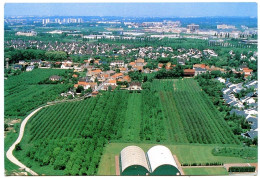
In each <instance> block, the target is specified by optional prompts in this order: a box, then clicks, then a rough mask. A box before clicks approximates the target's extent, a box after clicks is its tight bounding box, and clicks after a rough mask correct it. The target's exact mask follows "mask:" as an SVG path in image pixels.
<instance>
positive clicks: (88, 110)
mask: <svg viewBox="0 0 260 178" xmlns="http://www.w3.org/2000/svg"><path fill="white" fill-rule="evenodd" d="M25 130H26V131H25V137H24V139H23V140H22V142H21V144H20V145H21V149H22V150H21V151H16V152H15V155H16V156H17V158H18V159H19V160H21V161H22V162H24V164H25V165H28V164H29V166H30V167H31V168H32V170H34V171H35V172H37V173H39V174H45V175H96V174H97V173H98V170H99V171H101V174H103V173H102V171H103V169H105V170H106V169H109V170H110V171H111V170H113V168H110V167H111V166H113V164H114V163H113V162H114V157H107V159H109V161H110V162H109V163H108V164H107V161H105V164H104V163H103V162H101V164H100V159H101V157H102V155H103V148H104V146H105V145H107V144H109V145H111V143H115V142H118V143H126V144H124V145H125V146H127V145H130V144H131V145H132V144H135V143H136V144H137V143H146V144H164V145H169V146H170V147H172V148H175V147H174V146H173V145H172V144H180V143H182V144H186V145H184V148H185V149H184V148H182V149H177V148H176V150H173V153H176V154H177V156H178V158H179V161H180V162H182V163H184V162H186V161H190V162H188V163H194V162H199V163H205V162H213V161H214V162H215V161H216V160H219V162H223V159H224V158H226V157H218V158H221V159H216V158H215V157H214V159H211V158H210V157H209V156H208V155H203V153H202V152H203V149H204V147H203V146H202V147H201V148H199V149H198V152H197V153H196V154H193V152H194V150H195V147H193V149H192V150H191V149H190V145H189V143H193V144H194V143H197V144H223V143H225V144H233V145H236V144H238V143H239V142H238V140H237V139H236V137H235V136H234V135H233V133H232V132H231V131H230V130H229V128H228V126H227V124H226V123H225V121H224V119H223V118H222V117H221V116H220V115H219V113H218V111H217V110H216V109H215V108H214V106H213V104H212V103H211V102H210V100H209V99H208V98H207V96H206V95H205V94H204V92H203V91H201V89H200V87H199V86H198V84H197V83H196V82H195V81H194V80H193V79H185V80H155V81H153V83H152V85H151V88H150V89H146V90H143V91H141V92H133V93H129V91H114V92H103V93H101V94H100V95H99V96H97V97H93V98H89V99H86V100H84V101H77V102H69V103H60V104H56V105H53V106H49V107H46V108H44V109H42V110H41V111H39V112H38V113H37V114H36V115H35V116H34V117H33V118H31V120H30V121H29V122H28V124H27V126H26V129H25ZM127 143H129V144H127ZM185 146H186V147H185ZM122 148H123V147H120V149H116V152H115V154H119V152H120V150H121V149H122ZM149 148H150V146H149ZM178 148H181V147H178ZM196 148H197V147H196ZM205 148H208V147H205ZM147 149H148V147H147ZM212 149H213V148H211V150H208V151H207V152H211V151H212ZM187 153H189V154H187ZM200 154H202V155H201V157H199V156H196V155H200ZM105 155H106V153H105ZM105 155H104V156H105ZM185 157H188V158H185ZM234 159H235V158H234ZM102 160H103V158H102ZM220 160H222V161H220ZM228 160H229V161H230V159H229V158H228ZM240 162H241V161H240ZM102 165H103V166H102ZM104 165H105V166H106V167H108V168H104ZM108 165H110V166H108ZM100 166H101V168H100ZM108 172H109V171H108ZM99 173H100V172H99Z"/></svg>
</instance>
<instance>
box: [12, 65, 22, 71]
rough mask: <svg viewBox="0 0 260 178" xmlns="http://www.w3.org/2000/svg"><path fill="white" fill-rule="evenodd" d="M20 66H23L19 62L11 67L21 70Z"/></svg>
mask: <svg viewBox="0 0 260 178" xmlns="http://www.w3.org/2000/svg"><path fill="white" fill-rule="evenodd" d="M22 67H23V66H22V65H20V64H15V65H13V69H15V70H17V69H19V70H21V69H22Z"/></svg>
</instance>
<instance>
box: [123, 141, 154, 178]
mask: <svg viewBox="0 0 260 178" xmlns="http://www.w3.org/2000/svg"><path fill="white" fill-rule="evenodd" d="M120 171H121V175H128V176H133V175H142V176H144V175H147V174H148V173H149V167H148V164H147V160H146V156H145V153H144V151H143V150H142V149H141V148H140V147H138V146H128V147H125V148H124V149H123V150H122V151H121V152H120Z"/></svg>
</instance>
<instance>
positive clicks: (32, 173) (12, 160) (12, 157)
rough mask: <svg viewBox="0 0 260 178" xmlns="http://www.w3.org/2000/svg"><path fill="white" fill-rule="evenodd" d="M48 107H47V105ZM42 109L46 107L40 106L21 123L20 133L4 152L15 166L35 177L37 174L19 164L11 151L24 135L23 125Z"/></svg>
mask: <svg viewBox="0 0 260 178" xmlns="http://www.w3.org/2000/svg"><path fill="white" fill-rule="evenodd" d="M47 106H48V105H47ZM43 107H46V106H42V107H39V108H38V109H36V110H35V111H33V112H32V113H31V114H29V115H28V116H27V117H26V118H25V119H24V120H23V122H22V124H21V126H20V132H19V136H18V138H17V140H16V141H15V142H14V143H13V144H12V146H11V147H10V148H9V149H8V151H7V152H6V157H7V158H8V159H9V160H10V161H11V162H12V163H14V164H16V165H17V166H19V167H20V168H22V169H24V170H25V171H27V172H29V173H30V174H31V175H33V176H37V175H38V174H37V173H36V172H34V171H32V170H31V169H30V168H28V167H26V166H25V165H24V164H23V163H21V162H20V161H19V160H18V159H16V157H14V155H13V150H14V149H15V146H16V145H17V144H18V143H20V141H21V140H22V138H23V134H24V128H25V125H26V123H27V121H28V120H29V119H30V118H31V117H32V116H33V115H34V114H35V113H37V112H38V111H39V110H41V109H42V108H43Z"/></svg>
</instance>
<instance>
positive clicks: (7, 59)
mask: <svg viewBox="0 0 260 178" xmlns="http://www.w3.org/2000/svg"><path fill="white" fill-rule="evenodd" d="M5 61H6V69H8V68H9V58H6V59H5Z"/></svg>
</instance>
